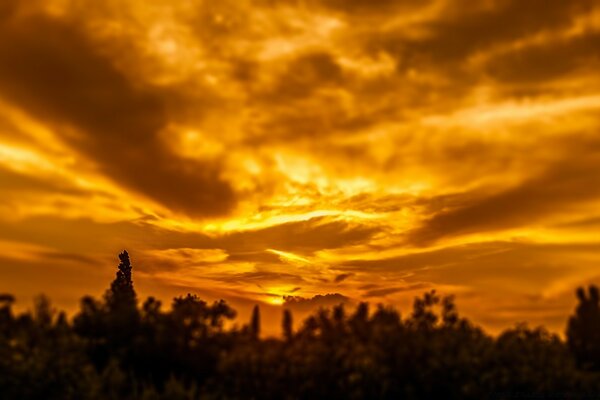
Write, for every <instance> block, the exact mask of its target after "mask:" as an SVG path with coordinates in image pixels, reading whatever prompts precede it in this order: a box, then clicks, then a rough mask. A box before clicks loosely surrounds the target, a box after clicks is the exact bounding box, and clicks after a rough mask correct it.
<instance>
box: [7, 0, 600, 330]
mask: <svg viewBox="0 0 600 400" xmlns="http://www.w3.org/2000/svg"><path fill="white" fill-rule="evenodd" d="M599 16H600V8H599V6H598V4H597V2H596V1H592V0H558V1H553V2H548V1H542V0H529V1H521V0H492V1H486V2H471V1H466V0H430V1H408V0H389V1H388V0H386V1H379V2H376V1H364V0H348V1H341V0H340V1H338V0H301V1H278V0H242V1H240V0H236V1H229V0H227V1H218V2H206V1H200V0H185V1H179V2H171V1H162V0H159V1H152V2H147V1H119V0H111V1H103V2H96V1H92V0H53V1H43V2H42V1H25V0H5V1H3V2H2V5H1V6H0V60H1V61H0V195H1V196H2V202H1V204H0V253H1V255H0V258H1V263H0V282H2V283H3V284H4V286H5V287H0V291H12V292H14V293H15V294H16V295H17V296H20V297H21V298H24V299H27V298H29V297H30V296H32V295H34V294H36V293H39V292H46V293H48V294H49V295H51V297H53V298H55V299H56V301H57V302H58V303H59V305H61V306H64V307H70V308H73V307H75V305H76V303H77V299H78V298H79V297H80V296H81V295H83V294H85V293H87V292H93V293H100V291H101V290H102V288H103V287H104V286H105V283H106V282H107V281H108V280H109V279H110V276H111V275H112V268H113V265H112V264H114V262H113V259H114V255H115V254H116V252H117V251H119V250H120V249H122V248H127V249H128V250H130V252H131V254H132V257H133V259H134V261H135V267H136V271H137V275H136V276H137V278H136V286H137V287H138V289H139V290H140V291H141V292H142V293H143V294H152V293H154V294H158V295H159V296H165V297H167V296H171V295H174V294H179V293H182V292H186V291H196V292H198V293H199V294H201V295H204V296H208V297H215V298H216V297H221V296H223V297H225V298H227V299H232V301H234V302H237V303H238V304H239V305H241V307H242V308H243V307H244V306H245V307H246V308H249V307H251V305H252V304H253V303H254V302H257V301H258V302H263V303H269V304H271V305H282V304H288V303H287V302H286V300H285V299H284V296H292V295H293V296H296V297H295V301H294V302H293V306H296V307H299V304H306V305H307V307H308V306H311V307H312V306H319V305H321V304H327V302H330V301H338V300H340V299H343V301H348V302H356V301H361V300H369V301H375V302H389V303H394V304H398V305H404V304H406V303H407V302H408V301H410V299H411V298H412V297H413V296H415V295H416V294H419V293H420V292H422V291H424V290H428V289H430V288H437V289H439V290H442V291H445V292H448V293H456V294H457V296H458V304H459V306H460V307H461V309H462V310H463V311H464V312H465V313H466V314H468V315H469V316H472V317H473V318H474V319H475V320H476V321H479V322H481V323H482V324H484V325H485V326H487V327H490V328H491V329H496V328H498V327H506V326H507V325H510V324H512V323H513V322H515V321H519V320H527V321H531V322H533V323H544V324H546V325H548V326H550V327H551V328H553V329H562V326H560V324H562V321H563V320H564V318H565V316H566V314H567V312H568V310H569V309H570V306H571V297H572V292H573V289H574V288H575V287H576V286H578V285H581V284H585V283H588V282H596V283H597V282H598V279H600V273H598V272H597V271H598V269H597V268H598V265H600V263H599V262H600V238H599V237H598V231H599V229H600V206H599V205H598V204H599V201H600V173H599V171H600V133H599V126H600V117H599V115H600V113H599V111H600V76H599V75H598V73H597V70H598V68H600V53H599V50H598V49H600V18H599ZM21 253H26V256H25V255H23V254H21ZM328 296H329V297H328ZM300 299H303V300H300ZM542 299H544V301H541V300H542ZM301 301H304V303H301ZM289 304H292V303H289ZM289 304H288V305H289Z"/></svg>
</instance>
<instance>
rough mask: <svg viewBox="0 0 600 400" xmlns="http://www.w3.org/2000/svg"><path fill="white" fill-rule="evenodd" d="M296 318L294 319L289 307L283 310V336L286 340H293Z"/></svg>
mask: <svg viewBox="0 0 600 400" xmlns="http://www.w3.org/2000/svg"><path fill="white" fill-rule="evenodd" d="M293 324H294V320H293V319H292V312H291V311H290V310H288V309H285V310H283V320H282V322H281V325H282V328H283V337H284V338H285V339H286V340H291V339H292V335H293V334H294V331H293Z"/></svg>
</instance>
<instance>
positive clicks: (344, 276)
mask: <svg viewBox="0 0 600 400" xmlns="http://www.w3.org/2000/svg"><path fill="white" fill-rule="evenodd" d="M352 275H354V274H352V273H347V274H338V275H336V276H335V278H333V281H334V282H335V283H341V282H343V281H345V280H346V279H348V278H350V277H351V276H352Z"/></svg>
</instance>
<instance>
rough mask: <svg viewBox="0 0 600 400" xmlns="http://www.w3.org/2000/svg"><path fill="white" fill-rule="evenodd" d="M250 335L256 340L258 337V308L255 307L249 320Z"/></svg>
mask: <svg viewBox="0 0 600 400" xmlns="http://www.w3.org/2000/svg"><path fill="white" fill-rule="evenodd" d="M250 334H251V335H252V337H253V338H255V339H257V338H258V337H259V336H260V308H259V307H258V305H255V306H254V308H253V309H252V317H251V318H250Z"/></svg>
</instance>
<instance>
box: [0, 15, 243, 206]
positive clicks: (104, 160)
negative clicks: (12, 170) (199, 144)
mask: <svg viewBox="0 0 600 400" xmlns="http://www.w3.org/2000/svg"><path fill="white" fill-rule="evenodd" d="M101 50H102V44H99V43H95V42H94V41H93V40H90V39H89V37H88V35H87V34H86V32H85V31H84V30H83V29H82V28H80V27H78V26H77V25H76V24H75V23H74V22H73V21H67V20H62V19H54V18H50V17H45V16H42V15H34V16H29V17H27V18H14V19H7V20H5V21H3V22H2V23H1V25H0V58H1V59H2V60H3V62H2V63H0V93H1V94H2V95H3V96H5V97H6V98H8V99H10V100H11V101H13V102H14V103H16V104H18V105H19V106H20V107H22V108H24V109H26V110H27V111H29V112H31V113H32V114H34V115H35V116H36V117H38V118H42V119H43V120H45V121H46V122H48V123H51V124H52V125H53V126H54V127H55V128H56V130H57V132H63V133H64V132H68V131H69V130H68V129H67V128H73V129H75V131H76V132H74V133H69V134H66V133H64V134H63V139H64V140H65V141H66V142H68V143H69V144H70V145H71V146H73V147H74V148H76V149H77V150H79V151H81V152H82V153H84V154H86V155H88V156H89V157H91V158H92V159H93V160H94V161H96V162H97V163H98V165H99V167H100V169H101V170H102V171H103V172H105V173H106V174H107V175H108V176H110V177H111V178H113V179H114V180H116V181H117V182H118V183H119V184H122V185H125V186H127V187H130V188H132V189H134V190H137V191H138V192H140V193H142V194H144V195H147V196H148V197H150V198H152V199H154V200H156V201H158V202H159V203H162V204H164V205H166V206H168V207H169V208H171V209H172V210H174V211H177V212H182V213H186V214H190V215H194V216H207V215H216V214H223V213H226V212H228V211H229V210H231V208H232V207H233V206H234V204H235V196H234V193H233V190H232V189H231V187H230V185H229V184H228V183H227V182H225V181H223V180H222V179H221V178H220V177H219V166H218V165H215V164H211V163H209V162H202V161H191V160H184V159H182V158H180V157H177V156H175V155H174V154H172V153H171V152H170V151H169V150H168V149H167V148H166V146H165V144H164V143H162V142H161V140H160V139H159V136H158V134H159V132H160V131H161V129H163V128H165V126H166V124H167V122H168V117H167V98H168V93H167V92H165V91H164V89H163V90H158V89H154V88H149V87H142V86H140V85H139V84H136V83H134V82H132V81H130V80H129V79H128V78H127V77H126V76H125V75H124V74H123V73H122V72H121V71H120V70H119V69H117V68H116V67H115V66H114V65H113V62H112V60H111V59H110V58H108V57H107V56H106V55H104V53H103V52H102V51H101Z"/></svg>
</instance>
